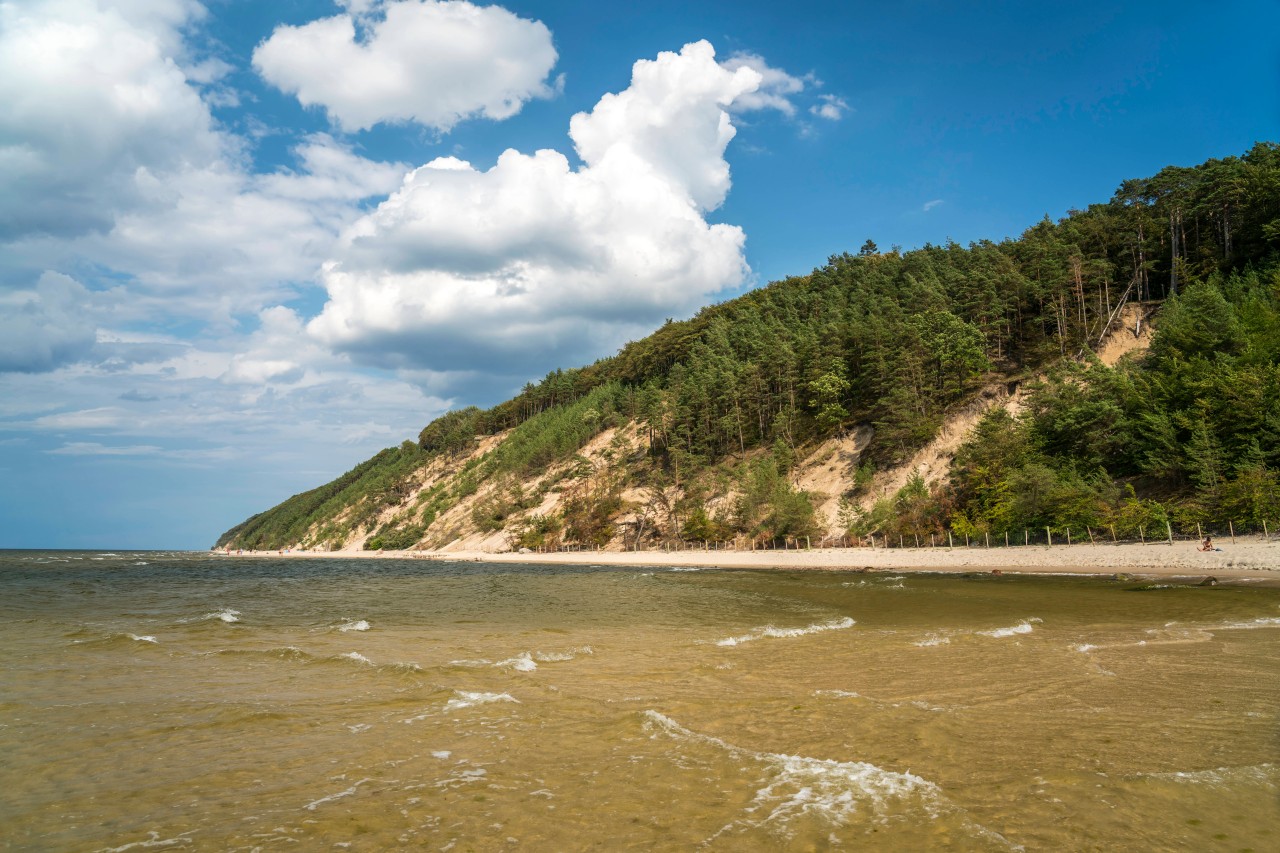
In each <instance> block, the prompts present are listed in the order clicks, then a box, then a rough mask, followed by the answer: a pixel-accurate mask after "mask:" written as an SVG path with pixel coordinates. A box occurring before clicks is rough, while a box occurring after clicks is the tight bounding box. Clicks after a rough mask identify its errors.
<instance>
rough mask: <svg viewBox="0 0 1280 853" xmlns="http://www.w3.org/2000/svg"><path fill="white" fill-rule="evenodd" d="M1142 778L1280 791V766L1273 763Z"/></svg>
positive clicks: (1218, 786) (1147, 774)
mask: <svg viewBox="0 0 1280 853" xmlns="http://www.w3.org/2000/svg"><path fill="white" fill-rule="evenodd" d="M1141 776H1142V778H1145V779H1160V780H1163V781H1166V782H1180V783H1183V784H1187V785H1208V786H1209V787H1213V788H1233V789H1234V788H1237V787H1239V786H1241V785H1260V786H1262V787H1264V788H1267V789H1268V790H1273V791H1274V790H1277V789H1280V766H1278V765H1275V764H1271V763H1264V764H1249V765H1243V766H1239V767H1214V768H1212V769H1209V770H1184V771H1173V772H1170V773H1144V774H1141Z"/></svg>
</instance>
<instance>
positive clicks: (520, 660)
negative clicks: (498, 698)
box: [449, 646, 595, 672]
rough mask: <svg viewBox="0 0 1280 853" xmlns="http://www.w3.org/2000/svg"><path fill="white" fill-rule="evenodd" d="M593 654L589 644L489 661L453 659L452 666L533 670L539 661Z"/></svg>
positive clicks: (545, 661)
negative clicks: (559, 650) (562, 650)
mask: <svg viewBox="0 0 1280 853" xmlns="http://www.w3.org/2000/svg"><path fill="white" fill-rule="evenodd" d="M591 654H595V652H594V651H593V650H592V648H591V647H590V646H579V647H578V648H575V649H570V650H569V651H567V652H521V653H520V654H518V655H516V656H515V657H513V658H507V659H506V660H500V661H498V662H497V663H490V662H489V661H487V660H455V661H450V662H449V663H450V664H451V665H453V666H495V667H498V668H500V669H512V670H515V671H516V672H534V671H535V670H537V668H538V664H539V663H564V662H565V661H571V660H573V659H574V658H576V657H578V656H579V655H591Z"/></svg>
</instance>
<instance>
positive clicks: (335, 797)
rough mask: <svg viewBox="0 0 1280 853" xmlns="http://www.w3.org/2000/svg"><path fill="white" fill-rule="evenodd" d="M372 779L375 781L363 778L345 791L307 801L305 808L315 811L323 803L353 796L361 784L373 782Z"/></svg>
mask: <svg viewBox="0 0 1280 853" xmlns="http://www.w3.org/2000/svg"><path fill="white" fill-rule="evenodd" d="M372 781H373V780H372V779H361V780H360V781H359V782H357V783H355V784H354V785H352V786H351V787H350V788H348V789H347V790H345V791H339V792H338V793H336V794H330V795H329V796H327V797H321V798H320V799H318V800H314V801H312V802H310V803H307V804H306V805H305V806H303V808H305V809H306V810H307V811H309V812H313V811H315V810H316V807H317V806H322V805H324V804H325V803H331V802H333V801H334V800H340V799H342V798H343V797H349V796H351V795H352V794H354V793H355V792H356V790H357V789H358V788H359V787H360V786H361V785H363V784H364V783H365V782H372Z"/></svg>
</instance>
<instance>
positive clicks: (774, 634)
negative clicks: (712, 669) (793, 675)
mask: <svg viewBox="0 0 1280 853" xmlns="http://www.w3.org/2000/svg"><path fill="white" fill-rule="evenodd" d="M856 624H858V623H857V622H855V621H854V620H852V619H850V618H849V617H848V616H846V617H844V618H843V619H832V620H831V621H829V622H818V623H816V624H813V625H809V626H806V627H804V628H775V627H773V626H772V625H766V626H764V627H763V628H757V629H755V630H754V631H752V632H751V633H749V634H743V635H742V636H740V637H726V638H725V639H723V640H716V645H717V646H738V645H741V644H743V643H750V642H752V641H754V640H764V639H781V638H787V637H804V636H806V635H808V634H818V633H821V632H823V631H839V630H841V629H844V628H852V627H853V626H854V625H856Z"/></svg>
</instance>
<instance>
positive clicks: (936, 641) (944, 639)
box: [911, 633, 951, 648]
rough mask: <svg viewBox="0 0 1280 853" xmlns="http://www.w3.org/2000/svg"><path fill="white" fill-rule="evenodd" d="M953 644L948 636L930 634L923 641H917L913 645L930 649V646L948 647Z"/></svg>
mask: <svg viewBox="0 0 1280 853" xmlns="http://www.w3.org/2000/svg"><path fill="white" fill-rule="evenodd" d="M950 644H951V638H950V637H948V636H947V635H946V634H936V633H935V634H929V635H927V636H926V637H925V638H924V639H923V640H917V641H916V642H914V643H912V644H911V645H913V646H920V647H921V648H928V647H929V646H947V645H950Z"/></svg>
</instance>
